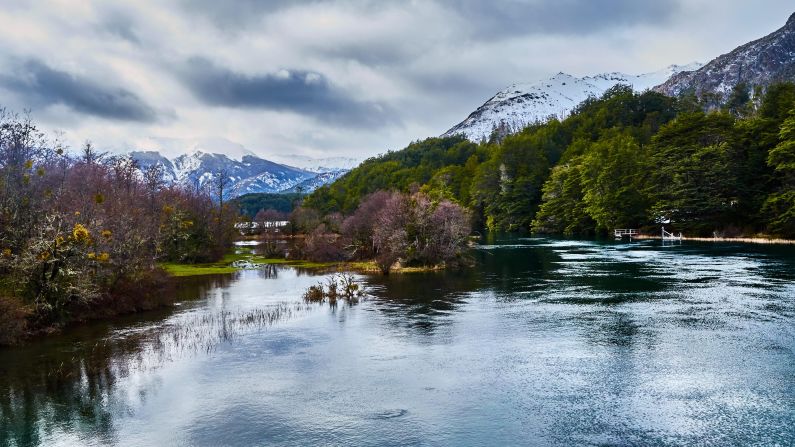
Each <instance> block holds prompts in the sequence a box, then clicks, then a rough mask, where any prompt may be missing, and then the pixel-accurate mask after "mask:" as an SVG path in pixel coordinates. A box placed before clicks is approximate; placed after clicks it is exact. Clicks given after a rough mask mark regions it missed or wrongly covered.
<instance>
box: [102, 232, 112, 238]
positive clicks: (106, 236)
mask: <svg viewBox="0 0 795 447" xmlns="http://www.w3.org/2000/svg"><path fill="white" fill-rule="evenodd" d="M101 234H102V237H104V238H105V239H110V237H111V236H113V233H112V232H111V231H110V230H102V233H101Z"/></svg>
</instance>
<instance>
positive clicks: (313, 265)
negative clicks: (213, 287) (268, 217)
mask: <svg viewBox="0 0 795 447" xmlns="http://www.w3.org/2000/svg"><path fill="white" fill-rule="evenodd" d="M267 265H285V266H290V267H295V268H302V269H313V270H321V271H322V270H343V271H350V272H356V273H362V274H381V273H382V272H381V269H380V268H379V267H378V265H377V264H376V263H375V261H334V262H313V261H308V260H302V259H284V258H269V257H266V256H260V255H256V254H254V253H252V252H251V251H250V249H249V250H246V249H243V250H241V251H240V252H238V253H230V254H227V255H226V256H224V257H223V259H221V260H220V261H218V262H213V263H207V264H178V263H162V264H160V267H161V268H163V270H165V271H166V273H168V274H169V275H170V276H172V277H177V278H178V277H188V276H201V275H223V274H229V273H234V272H239V271H242V270H255V269H258V268H262V267H263V266H267ZM444 268H445V266H444V265H442V264H439V265H432V266H402V265H400V264H396V265H395V266H393V267H392V269H391V270H390V274H392V273H397V274H400V273H421V272H434V271H439V270H443V269H444Z"/></svg>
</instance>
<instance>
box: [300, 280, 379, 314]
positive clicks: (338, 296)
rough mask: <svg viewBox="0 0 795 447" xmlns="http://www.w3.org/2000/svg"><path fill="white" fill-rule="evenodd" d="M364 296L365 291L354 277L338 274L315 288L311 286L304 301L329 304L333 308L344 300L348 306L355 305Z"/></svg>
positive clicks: (305, 294)
mask: <svg viewBox="0 0 795 447" xmlns="http://www.w3.org/2000/svg"><path fill="white" fill-rule="evenodd" d="M362 296H364V290H363V289H362V287H361V286H360V285H359V283H357V282H356V279H355V278H354V277H353V275H351V274H349V273H336V274H334V275H332V276H330V277H329V278H327V279H326V282H325V284H324V283H322V282H319V283H317V284H316V285H314V286H309V288H308V289H307V291H306V292H305V293H304V301H307V302H312V303H324V302H326V301H328V303H329V304H330V305H332V306H335V305H337V301H339V300H344V301H346V302H347V303H348V304H354V303H356V302H358V301H359V298H361V297H362Z"/></svg>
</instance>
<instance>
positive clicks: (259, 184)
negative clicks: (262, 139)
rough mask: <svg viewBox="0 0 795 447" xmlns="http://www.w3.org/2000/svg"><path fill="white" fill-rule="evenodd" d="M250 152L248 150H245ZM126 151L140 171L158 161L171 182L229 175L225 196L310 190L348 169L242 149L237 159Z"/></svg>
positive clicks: (197, 183) (205, 181)
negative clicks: (298, 163) (294, 162)
mask: <svg viewBox="0 0 795 447" xmlns="http://www.w3.org/2000/svg"><path fill="white" fill-rule="evenodd" d="M249 152H250V151H249ZM128 155H129V156H130V157H131V158H133V159H134V160H136V161H137V162H138V165H139V167H140V169H141V171H143V170H146V169H148V168H149V167H151V166H152V165H155V164H159V165H160V166H162V168H163V180H165V181H166V182H167V183H171V184H182V185H189V186H194V187H199V188H201V187H205V186H207V185H209V184H210V183H211V182H212V181H213V180H215V179H216V178H217V175H218V174H219V173H221V172H224V173H226V175H228V176H229V186H228V187H227V188H228V190H229V194H228V197H230V198H231V197H237V196H240V195H243V194H249V193H282V192H291V191H295V190H296V188H298V187H300V188H301V191H302V192H312V191H314V190H315V189H316V188H318V187H320V186H322V185H325V184H326V183H329V182H331V181H333V180H335V179H336V178H338V177H340V176H341V175H343V174H344V173H346V172H347V171H348V169H343V168H339V169H333V168H330V169H328V170H321V171H317V172H316V171H310V170H307V169H301V168H298V167H294V166H289V165H286V164H281V163H276V162H273V161H270V160H266V159H264V158H261V157H259V156H257V155H254V154H253V152H251V153H249V154H246V153H242V154H241V157H240V159H239V160H237V159H234V158H231V157H229V156H228V155H227V154H223V153H215V152H204V151H202V150H195V149H194V150H191V151H189V152H187V153H183V154H180V155H178V156H176V157H172V158H168V157H166V156H164V155H163V154H161V153H160V152H159V151H157V150H143V151H131V152H129V153H128Z"/></svg>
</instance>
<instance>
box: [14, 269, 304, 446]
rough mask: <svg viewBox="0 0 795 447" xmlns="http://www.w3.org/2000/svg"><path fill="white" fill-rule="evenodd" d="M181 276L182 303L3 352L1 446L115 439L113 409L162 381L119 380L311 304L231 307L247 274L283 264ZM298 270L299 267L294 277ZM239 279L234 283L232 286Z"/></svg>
mask: <svg viewBox="0 0 795 447" xmlns="http://www.w3.org/2000/svg"><path fill="white" fill-rule="evenodd" d="M273 267H274V268H266V269H263V270H261V271H251V272H239V273H234V274H231V275H212V276H197V277H188V278H184V279H183V280H181V282H180V286H179V287H178V289H177V293H178V298H177V299H178V306H177V307H176V308H175V309H169V310H160V311H155V312H150V313H147V314H145V315H143V316H131V317H126V318H119V319H117V320H115V321H113V322H110V323H99V324H94V325H90V326H85V327H80V328H76V329H73V330H70V331H67V333H66V334H64V335H63V336H58V337H54V338H50V339H44V340H41V341H40V342H36V343H31V344H30V345H27V346H24V347H20V348H13V349H6V350H2V351H0V445H39V444H46V442H44V440H45V439H47V434H48V433H49V432H51V431H53V430H58V429H67V430H69V431H70V432H74V433H75V434H78V435H79V434H80V433H82V432H83V430H85V433H84V434H85V435H90V436H91V437H92V438H96V439H95V440H96V441H99V442H101V443H113V442H115V438H114V430H113V428H114V424H113V420H114V415H118V414H119V413H120V412H121V413H122V414H124V413H128V412H129V411H130V408H132V407H133V406H135V402H137V403H141V402H143V401H145V400H146V397H147V395H148V394H150V393H151V392H154V391H155V389H153V386H155V385H156V383H141V384H139V385H138V386H136V387H134V390H127V391H134V393H133V394H132V395H130V394H129V392H128V393H126V394H122V395H119V390H118V389H117V385H118V384H119V382H120V381H124V380H125V379H129V378H130V377H134V376H141V375H144V376H145V375H147V374H151V373H152V372H153V371H156V370H158V369H159V368H161V367H163V366H164V365H165V364H167V363H172V362H177V361H179V360H180V359H183V358H190V357H192V356H195V355H197V354H201V353H208V352H211V351H213V350H214V349H216V348H217V347H218V346H219V345H220V344H222V343H230V342H234V341H235V340H236V339H238V338H240V337H242V336H245V335H246V334H249V333H252V332H256V331H260V330H263V329H266V328H268V327H270V326H272V325H273V324H275V323H277V322H280V321H284V320H287V319H289V318H292V317H294V316H296V315H300V314H302V313H306V312H309V311H310V310H311V309H312V308H313V307H315V306H309V305H305V304H304V303H302V302H295V301H294V300H292V301H290V302H272V301H271V300H268V301H271V302H268V303H266V305H265V306H262V303H257V304H258V305H257V306H234V310H230V309H229V308H230V306H228V305H227V304H229V301H230V300H231V297H232V295H233V294H236V293H237V294H239V293H246V290H247V289H249V288H248V287H240V286H241V285H243V286H244V285H245V284H246V281H242V279H241V276H243V275H246V274H248V275H250V274H254V275H256V277H258V278H264V279H274V278H276V277H278V273H277V271H278V268H275V266H273ZM288 276H289V275H288ZM293 276H294V277H299V276H301V275H293ZM235 285H237V286H238V287H234V286H235Z"/></svg>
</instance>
